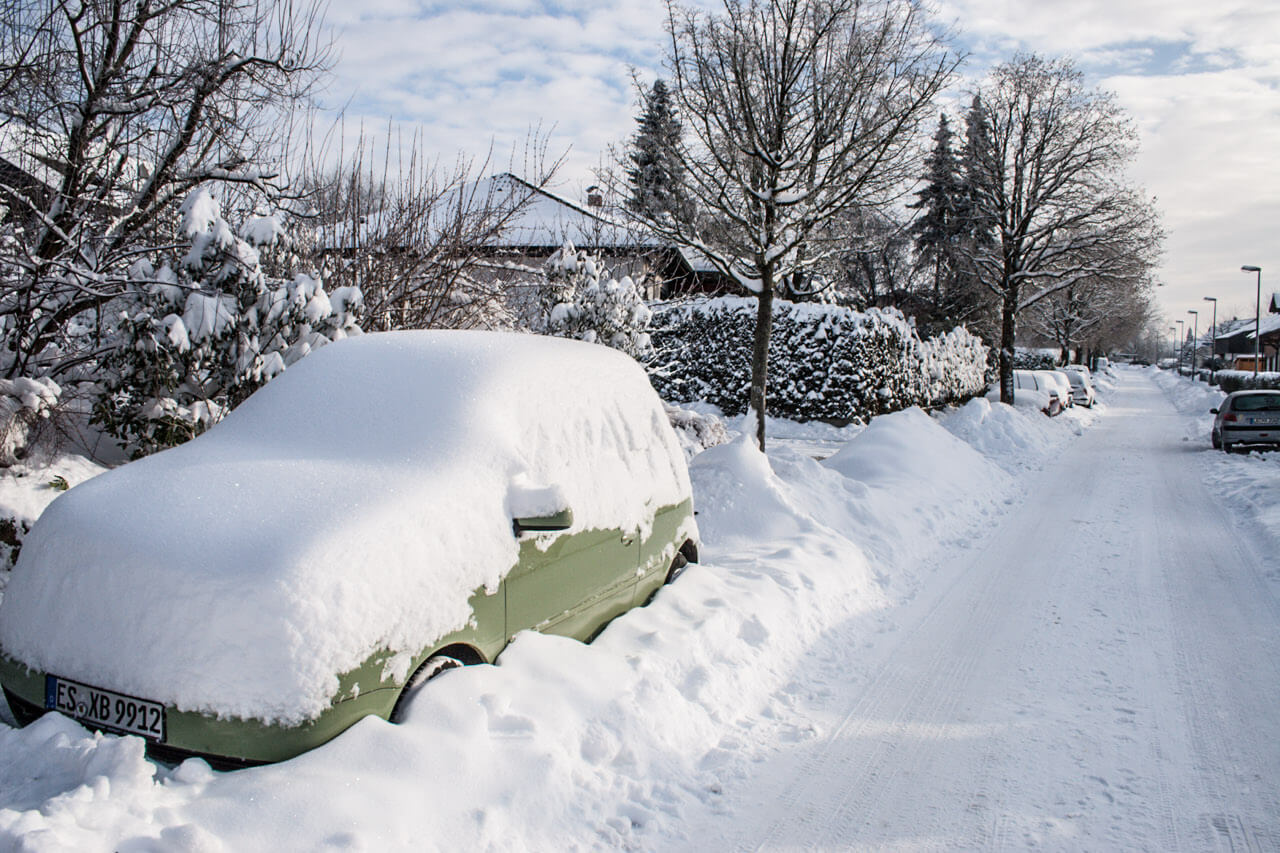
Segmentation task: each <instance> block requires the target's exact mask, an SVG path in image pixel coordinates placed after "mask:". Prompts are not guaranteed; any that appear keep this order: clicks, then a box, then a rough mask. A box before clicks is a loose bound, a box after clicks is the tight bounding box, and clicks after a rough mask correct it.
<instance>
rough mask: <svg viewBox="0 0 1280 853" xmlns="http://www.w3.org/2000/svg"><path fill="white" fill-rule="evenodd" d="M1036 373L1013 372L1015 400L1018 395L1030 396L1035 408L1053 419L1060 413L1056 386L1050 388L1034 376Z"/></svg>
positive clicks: (1028, 371) (1026, 371)
mask: <svg viewBox="0 0 1280 853" xmlns="http://www.w3.org/2000/svg"><path fill="white" fill-rule="evenodd" d="M1036 373H1037V371H1034V370H1015V371H1013V389H1014V392H1015V398H1016V397H1017V396H1019V395H1020V396H1023V397H1026V396H1028V395H1029V396H1032V397H1034V398H1035V403H1036V408H1038V409H1039V410H1040V411H1042V412H1044V413H1045V414H1046V415H1048V416H1049V417H1053V416H1054V415H1056V414H1058V413H1059V412H1061V411H1062V401H1061V400H1060V399H1059V397H1058V392H1057V386H1056V385H1054V386H1053V387H1052V388H1050V387H1049V385H1048V384H1047V383H1046V382H1045V380H1044V379H1043V378H1042V377H1037V376H1036ZM997 399H999V398H998V397H997Z"/></svg>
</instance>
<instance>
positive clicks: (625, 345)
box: [531, 242, 652, 358]
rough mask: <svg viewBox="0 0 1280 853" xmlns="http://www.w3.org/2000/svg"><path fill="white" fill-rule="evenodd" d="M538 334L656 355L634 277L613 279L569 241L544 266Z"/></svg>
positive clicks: (635, 354) (535, 327)
mask: <svg viewBox="0 0 1280 853" xmlns="http://www.w3.org/2000/svg"><path fill="white" fill-rule="evenodd" d="M543 276H544V278H545V281H544V282H543V284H542V286H541V288H540V290H539V307H540V315H539V317H537V318H536V319H535V320H534V322H533V323H532V324H531V325H532V326H533V330H534V331H535V332H539V333H541V334H547V335H555V336H556V337H561V338H578V339H579V340H584V341H590V342H592V343H601V344H605V345H607V346H610V347H613V348H614V349H616V350H621V351H622V352H625V353H626V354H627V355H629V356H631V357H632V358H641V357H643V356H646V355H648V354H649V352H650V350H651V346H650V341H649V333H648V331H647V329H648V326H649V321H650V319H651V316H652V315H651V312H650V311H649V308H648V307H647V306H646V305H645V304H644V299H642V298H641V296H640V289H639V288H638V287H636V284H635V282H634V281H632V279H631V277H630V276H624V277H623V278H621V279H615V278H613V277H612V276H611V275H610V274H609V272H608V271H607V270H606V269H605V268H604V264H603V262H602V261H601V259H600V258H598V257H592V256H591V255H589V254H587V253H586V252H584V251H579V250H577V249H575V248H574V246H573V244H572V243H568V242H566V243H565V244H564V246H562V247H561V248H560V249H558V250H557V251H556V252H555V253H554V254H552V255H551V257H550V258H548V259H547V262H546V264H545V265H544V267H543Z"/></svg>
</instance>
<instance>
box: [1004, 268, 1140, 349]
mask: <svg viewBox="0 0 1280 853" xmlns="http://www.w3.org/2000/svg"><path fill="white" fill-rule="evenodd" d="M1106 266H1107V268H1108V270H1109V274H1108V275H1105V276H1089V277H1087V278H1082V279H1079V280H1076V281H1072V282H1071V283H1070V284H1068V285H1067V286H1066V287H1063V288H1061V289H1060V290H1057V291H1055V292H1054V293H1052V294H1050V295H1049V296H1047V297H1045V298H1044V299H1042V300H1040V301H1039V302H1037V303H1036V304H1035V305H1033V306H1032V307H1031V308H1030V309H1029V311H1028V315H1029V317H1028V319H1029V320H1030V327H1031V329H1032V331H1033V332H1034V333H1036V334H1037V335H1039V336H1040V337H1042V338H1043V339H1044V340H1046V341H1051V342H1052V343H1053V345H1054V346H1056V347H1057V348H1058V350H1059V352H1060V358H1061V360H1062V361H1063V363H1066V362H1068V361H1071V360H1072V359H1073V356H1078V357H1079V358H1078V360H1083V358H1084V355H1083V352H1084V351H1093V350H1106V349H1108V348H1110V347H1112V346H1118V345H1120V344H1123V343H1125V342H1127V341H1130V340H1133V339H1134V338H1135V337H1137V336H1138V335H1139V333H1140V332H1141V331H1142V329H1143V327H1144V325H1145V324H1146V323H1147V320H1148V318H1149V316H1150V314H1151V311H1152V298H1153V296H1152V294H1153V290H1154V282H1153V281H1152V278H1151V269H1150V265H1149V263H1147V259H1146V258H1144V257H1143V256H1142V255H1141V253H1139V254H1138V255H1136V256H1128V255H1124V256H1115V255H1114V254H1113V256H1112V257H1111V259H1110V261H1109V262H1108V263H1107V265H1106Z"/></svg>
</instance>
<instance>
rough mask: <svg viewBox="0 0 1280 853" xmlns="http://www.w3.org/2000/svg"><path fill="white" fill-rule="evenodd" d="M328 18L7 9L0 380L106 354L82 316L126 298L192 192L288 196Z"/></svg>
mask: <svg viewBox="0 0 1280 853" xmlns="http://www.w3.org/2000/svg"><path fill="white" fill-rule="evenodd" d="M319 15H320V6H319V5H318V3H312V2H310V0H300V2H299V3H294V2H292V0H130V2H118V0H116V2H112V1H111V0H80V2H74V0H35V2H21V3H17V4H15V5H9V6H7V7H6V13H5V15H4V17H3V21H2V22H0V51H3V57H0V123H2V127H0V156H2V157H3V158H4V160H5V161H6V162H5V164H4V168H3V169H2V170H0V195H2V196H3V200H4V202H5V203H6V205H7V206H8V208H9V211H8V224H9V226H10V227H11V228H12V229H13V233H12V234H11V239H8V240H6V241H5V243H4V249H3V256H2V257H0V322H2V323H3V335H4V349H5V351H4V353H3V359H2V363H0V373H3V375H6V376H20V375H30V374H37V373H46V372H50V371H52V372H54V373H57V372H59V371H61V370H64V369H67V368H68V365H71V364H74V363H75V358H74V357H73V355H74V354H75V353H76V352H78V351H79V350H80V349H81V348H83V347H84V346H85V345H89V346H91V345H92V344H93V343H94V342H95V340H94V335H93V334H92V326H93V322H92V317H90V318H89V320H88V321H86V319H85V317H86V315H92V313H93V312H94V311H95V310H101V309H102V308H103V306H105V305H106V304H107V303H108V302H109V301H110V300H112V299H113V298H115V297H117V296H119V295H120V294H121V293H123V292H126V291H127V290H128V289H129V287H130V286H131V284H130V282H131V279H130V277H129V275H128V269H129V267H130V265H131V264H132V262H133V261H134V259H136V258H137V257H139V256H140V255H142V254H143V253H145V252H146V251H148V250H151V249H154V248H156V241H163V242H168V241H169V240H170V239H171V234H172V231H171V226H172V225H173V217H174V211H175V208H176V206H177V205H178V204H179V203H181V201H182V200H183V198H185V197H186V195H187V194H188V193H189V192H191V191H192V190H193V189H195V188H196V187H199V186H202V185H210V184H220V185H223V186H224V187H225V186H232V185H239V186H243V187H245V188H247V189H251V190H253V191H255V192H260V193H266V194H270V193H272V191H273V190H277V189H279V185H278V182H277V181H276V178H277V174H278V171H277V168H276V167H275V166H274V165H273V163H276V162H278V161H279V158H280V148H279V143H280V142H281V137H282V134H283V133H285V132H286V129H287V127H288V125H289V122H288V121H287V114H288V112H289V110H291V109H292V108H293V107H294V106H295V105H296V104H298V103H300V102H302V101H304V100H305V99H306V97H307V96H308V94H309V92H310V91H311V89H312V87H313V86H314V85H315V84H316V83H317V81H318V80H319V79H320V76H321V75H322V73H323V72H324V70H325V68H326V65H327V62H328V51H327V48H326V45H325V44H323V43H322V42H320V41H319V32H320V18H319ZM157 235H164V236H157ZM86 324H87V325H86ZM86 330H87V331H88V332H89V333H88V334H86Z"/></svg>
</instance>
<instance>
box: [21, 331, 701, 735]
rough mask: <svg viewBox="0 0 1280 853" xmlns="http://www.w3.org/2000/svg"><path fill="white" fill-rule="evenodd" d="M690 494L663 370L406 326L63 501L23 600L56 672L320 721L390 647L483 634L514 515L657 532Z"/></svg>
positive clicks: (42, 653) (235, 712) (180, 702)
mask: <svg viewBox="0 0 1280 853" xmlns="http://www.w3.org/2000/svg"><path fill="white" fill-rule="evenodd" d="M689 494H690V484H689V479H688V472H687V470H686V467H685V462H684V458H683V455H682V453H681V450H680V448H679V446H678V445H677V443H676V440H675V437H674V435H673V434H672V432H671V428H670V426H669V424H668V423H667V419H666V415H665V414H664V412H663V409H662V406H661V403H660V401H659V400H658V397H657V395H656V394H655V393H654V392H653V390H652V388H651V387H650V386H649V383H648V380H647V379H646V377H645V374H644V372H643V370H641V369H640V367H639V366H638V365H637V364H636V363H635V362H634V361H632V360H631V359H630V358H628V357H626V356H624V355H622V354H620V353H617V352H614V351H612V350H609V349H608V348H606V347H601V346H595V345H591V344H585V343H581V342H576V341H567V340H560V339H551V338H544V337H537V336H531V335H514V334H498V333H484V332H398V333H388V334H380V335H366V336H362V337H359V338H352V339H349V340H344V341H340V342H338V343H337V344H335V345H332V346H327V347H324V348H322V349H320V350H317V351H316V352H315V353H313V354H312V355H310V356H308V357H307V358H305V359H304V360H303V361H301V362H300V363H299V364H298V365H296V366H295V367H294V368H291V369H290V370H288V371H287V372H286V373H284V374H283V375H281V376H280V377H279V378H278V379H276V380H275V381H273V382H272V383H271V384H269V385H267V386H266V387H264V388H263V389H262V390H261V391H259V392H258V393H257V394H255V395H254V396H253V397H251V398H250V399H249V400H247V401H246V402H245V403H244V404H243V405H242V406H240V407H239V408H238V409H237V410H236V411H235V412H233V413H232V414H231V415H229V416H228V417H227V418H226V419H225V420H224V421H223V422H222V423H220V424H219V425H217V426H216V427H215V428H213V429H211V430H210V431H209V432H208V433H206V434H204V435H203V436H201V437H199V438H197V439H195V440H194V441H192V442H189V443H188V444H185V445H183V446H181V447H178V448H175V449H173V450H170V451H166V452H164V453H159V454H157V455H155V456H151V457H148V458H146V459H143V460H141V461H139V462H135V463H132V464H129V465H125V466H123V467H121V468H119V469H116V470H114V471H111V472H108V473H106V474H104V475H101V476H99V477H96V478H94V479H92V480H90V481H89V482H87V483H85V484H84V485H82V486H78V487H76V488H74V489H72V490H71V491H70V492H67V493H66V494H65V495H64V496H63V497H61V498H59V499H57V500H56V501H54V502H53V503H52V505H50V507H49V508H48V509H47V510H46V511H45V513H44V515H43V516H42V517H41V519H40V521H39V522H38V523H37V524H36V526H35V528H34V529H33V530H32V532H31V534H30V535H29V536H28V538H27V541H26V543H25V545H24V547H23V550H22V555H21V558H20V560H19V562H18V565H17V566H16V568H15V569H14V571H13V576H12V578H11V580H10V582H9V585H8V589H7V591H6V594H5V597H4V600H3V601H2V602H0V646H3V648H4V649H5V651H6V652H7V653H8V654H10V655H11V656H13V657H15V658H16V659H18V660H20V661H22V662H24V663H26V664H28V665H30V666H32V667H35V668H37V669H42V670H46V671H52V672H56V673H58V674H60V675H63V676H66V677H68V678H74V679H80V680H84V681H87V682H89V683H99V684H100V683H104V682H105V683H106V684H110V685H111V686H112V687H113V688H114V689H117V690H120V691H122V692H126V693H131V694H134V695H138V696H143V697H147V698H150V699H154V700H157V701H162V702H166V703H169V704H172V705H175V706H176V707H178V708H180V709H182V710H191V711H201V712H215V713H222V714H229V715H232V716H237V717H246V718H257V719H263V720H268V721H281V722H286V723H296V722H300V721H302V720H305V719H308V718H312V717H314V716H316V715H317V714H319V713H320V712H321V711H323V710H324V709H325V708H326V707H327V706H328V704H329V702H330V700H331V699H332V697H333V696H334V695H335V693H336V691H337V687H338V682H337V676H338V674H340V673H343V672H346V671H349V670H351V669H353V668H354V667H355V666H357V665H358V664H360V663H361V662H362V661H364V660H365V659H366V658H367V657H368V656H369V655H370V654H372V653H373V652H374V651H376V650H378V649H380V648H389V649H391V650H392V651H402V650H403V651H415V652H416V651H418V650H420V649H421V648H422V647H424V646H425V645H426V644H427V643H429V642H431V641H432V640H433V639H435V638H437V637H439V636H442V635H444V634H446V633H448V632H450V631H452V630H455V629H458V628H460V627H462V626H464V625H465V624H466V623H467V620H468V619H469V618H470V616H471V610H470V607H469V605H468V603H467V600H468V598H469V596H470V594H471V593H472V592H473V591H474V590H476V589H477V588H479V587H481V586H485V587H490V588H492V587H494V586H496V585H497V584H498V583H499V581H500V580H501V578H502V577H503V576H504V574H505V573H506V571H507V570H509V569H510V567H511V566H512V565H513V564H514V563H515V560H516V557H517V554H518V543H517V542H516V540H515V539H514V537H513V536H512V534H511V519H512V514H513V511H521V512H523V511H527V510H529V508H530V507H531V506H533V507H535V508H540V507H541V505H542V504H543V503H545V502H546V501H547V500H548V499H551V500H553V501H556V502H558V501H560V500H564V501H567V503H568V506H569V507H570V508H571V509H572V510H573V512H574V519H575V529H591V528H605V529H608V528H613V527H633V528H643V526H644V525H645V524H646V523H647V522H648V520H649V519H650V516H651V513H652V511H653V508H654V507H656V506H662V505H669V504H675V503H678V502H680V501H682V500H684V499H686V498H687V497H689Z"/></svg>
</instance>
